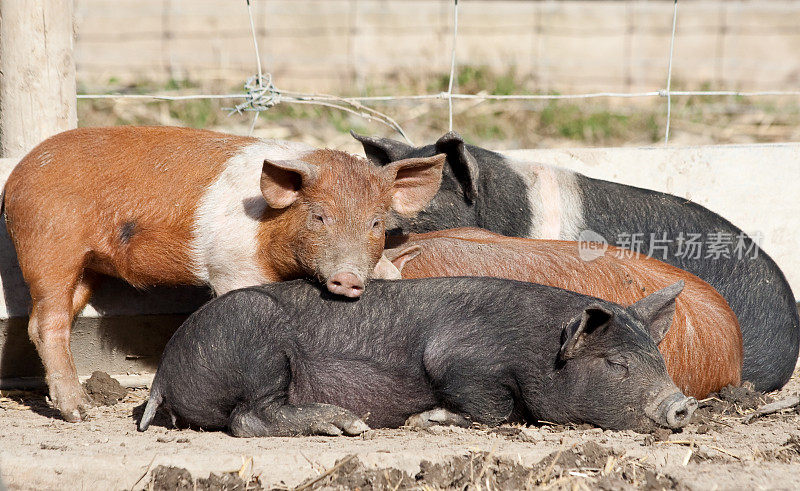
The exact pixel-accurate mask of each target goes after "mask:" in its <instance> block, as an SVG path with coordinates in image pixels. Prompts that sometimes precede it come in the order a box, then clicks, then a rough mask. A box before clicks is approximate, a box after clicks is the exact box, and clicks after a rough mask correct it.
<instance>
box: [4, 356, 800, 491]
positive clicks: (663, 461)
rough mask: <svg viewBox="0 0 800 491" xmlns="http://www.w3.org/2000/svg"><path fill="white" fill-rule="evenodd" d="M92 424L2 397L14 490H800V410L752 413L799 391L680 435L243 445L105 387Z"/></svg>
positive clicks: (7, 478) (376, 435)
mask: <svg viewBox="0 0 800 491" xmlns="http://www.w3.org/2000/svg"><path fill="white" fill-rule="evenodd" d="M94 382H96V383H94V384H93V385H92V387H90V388H91V389H92V391H93V392H94V393H95V395H96V397H98V399H105V401H104V402H106V403H109V402H113V400H115V399H116V398H118V397H121V396H122V400H121V401H120V402H119V403H118V404H114V405H111V406H99V407H97V408H94V409H93V410H92V413H91V420H90V421H88V422H86V423H82V424H70V423H66V422H64V421H61V420H59V419H55V417H54V416H55V412H54V410H53V409H52V408H50V407H49V406H48V405H47V401H46V399H45V397H44V395H43V394H41V393H36V392H23V391H6V392H3V393H2V397H0V428H2V434H0V474H1V475H2V477H3V481H4V482H5V485H6V486H7V487H8V488H9V489H37V490H40V489H175V488H180V489H260V488H262V487H263V488H265V489H269V488H280V489H286V488H293V487H295V486H300V487H301V489H312V488H318V487H323V488H331V487H332V488H360V489H364V490H366V489H398V488H400V489H404V488H418V489H420V488H424V489H432V488H461V489H465V487H469V488H470V489H477V488H486V489H519V488H523V487H536V486H543V487H544V488H553V489H587V488H592V489H597V488H600V489H620V488H642V489H663V488H667V489H668V488H680V489H714V488H718V489H732V488H738V489H745V488H746V489H757V488H773V489H774V488H786V489H788V488H797V487H798V486H800V414H799V413H798V407H797V406H794V407H793V408H791V409H787V410H784V411H782V412H779V413H775V414H771V415H765V416H762V417H758V418H754V419H753V420H752V421H751V422H750V423H749V424H746V423H745V421H744V420H745V418H746V417H747V415H748V414H752V412H753V409H754V408H756V407H762V406H763V405H764V404H765V403H768V402H770V401H780V400H785V399H787V398H793V397H796V396H797V395H798V393H800V369H798V370H796V371H795V373H794V376H793V377H792V379H791V381H790V382H789V384H788V385H787V386H786V387H785V388H784V389H783V390H781V391H779V392H776V393H772V394H769V395H767V396H761V395H760V394H756V393H752V392H750V391H748V390H746V389H741V388H740V389H733V390H724V391H722V392H721V393H720V394H719V395H718V397H715V398H709V399H706V400H705V401H703V402H701V407H700V409H699V410H698V412H697V413H696V416H695V418H694V420H693V422H692V423H691V424H690V425H689V426H688V427H687V428H685V429H684V430H683V431H681V432H679V433H672V434H670V432H669V431H666V430H664V431H661V432H657V433H654V434H650V435H643V434H637V433H633V432H630V431H621V432H619V431H603V430H601V429H599V428H591V427H588V426H585V425H584V426H580V427H564V426H554V425H549V424H543V425H542V426H539V427H514V426H503V427H500V428H495V429H490V428H472V429H461V428H444V427H437V428H433V429H431V430H425V431H420V430H411V429H403V428H401V429H396V430H371V431H369V432H367V433H365V434H364V435H362V436H359V437H302V438H251V439H239V438H234V437H231V436H229V435H227V434H225V433H215V432H199V431H192V430H174V429H168V428H166V427H165V426H163V424H164V421H163V420H160V422H159V419H157V420H156V422H155V424H154V425H153V426H151V427H150V429H149V430H148V431H146V432H144V433H138V432H137V431H136V428H135V421H136V420H138V417H139V415H140V414H141V411H142V409H143V406H142V404H143V402H144V401H145V400H146V398H147V393H148V392H147V390H146V389H144V388H142V389H131V390H129V391H128V392H127V394H125V395H124V396H123V394H124V392H125V391H122V392H119V390H118V389H119V387H115V386H114V381H109V380H108V379H97V380H95V381H94Z"/></svg>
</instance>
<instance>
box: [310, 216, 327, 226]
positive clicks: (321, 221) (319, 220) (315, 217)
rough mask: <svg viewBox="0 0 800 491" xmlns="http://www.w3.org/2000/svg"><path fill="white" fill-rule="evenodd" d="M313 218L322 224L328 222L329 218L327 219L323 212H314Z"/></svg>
mask: <svg viewBox="0 0 800 491" xmlns="http://www.w3.org/2000/svg"><path fill="white" fill-rule="evenodd" d="M311 218H312V219H313V220H314V221H315V222H317V223H319V224H320V225H324V224H326V223H328V220H326V219H325V215H323V214H322V213H312V214H311Z"/></svg>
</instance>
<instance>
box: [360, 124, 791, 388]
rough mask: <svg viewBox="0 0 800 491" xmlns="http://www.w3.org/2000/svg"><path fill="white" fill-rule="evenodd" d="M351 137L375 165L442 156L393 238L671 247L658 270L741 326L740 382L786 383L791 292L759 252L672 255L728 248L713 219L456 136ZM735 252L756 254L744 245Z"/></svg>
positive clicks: (691, 207)
mask: <svg viewBox="0 0 800 491" xmlns="http://www.w3.org/2000/svg"><path fill="white" fill-rule="evenodd" d="M353 136H354V137H355V138H356V139H357V140H359V141H360V142H361V143H362V145H363V146H364V151H365V152H366V154H367V157H369V158H370V160H372V161H374V162H376V163H379V164H387V163H389V162H393V161H397V160H401V159H405V158H410V157H423V156H431V155H435V154H437V153H446V154H447V165H445V169H444V175H443V179H442V185H441V188H440V190H439V193H438V194H437V195H436V196H435V197H434V199H433V200H432V201H431V202H430V203H429V205H428V206H427V208H426V209H425V210H423V211H422V213H420V214H419V215H418V216H417V217H415V218H411V219H404V218H401V217H396V220H395V222H394V232H395V233H401V232H402V233H407V232H430V231H434V230H442V229H448V228H455V227H468V226H471V227H482V228H485V229H488V230H491V231H493V232H496V233H500V234H503V235H508V236H515V237H530V238H535V239H561V240H579V239H580V237H579V236H580V234H581V232H582V231H583V230H592V231H594V232H597V233H598V234H600V235H601V236H603V237H604V238H605V239H606V240H607V241H609V242H611V243H613V242H614V239H615V238H616V237H619V236H620V235H621V234H635V233H636V234H638V233H641V234H642V237H643V245H642V248H641V252H644V253H647V251H649V250H650V240H651V238H652V237H655V238H656V239H658V238H661V237H667V238H668V239H673V241H672V242H670V243H668V244H666V245H667V247H668V250H667V254H666V256H667V257H666V258H664V259H663V260H664V261H665V262H667V263H669V264H672V265H674V266H677V267H679V268H681V269H684V270H686V271H689V272H690V273H693V274H695V275H697V276H699V277H700V278H702V279H703V280H705V281H706V282H707V283H709V284H710V285H711V286H713V287H714V288H715V289H716V290H717V291H719V293H720V294H722V296H723V297H725V299H726V300H727V301H728V304H729V305H730V306H731V308H732V309H733V311H734V313H736V315H737V317H738V318H739V324H740V325H741V329H742V337H743V341H744V363H743V367H742V380H743V381H750V382H752V383H753V384H754V385H755V387H756V389H758V390H761V391H770V390H775V389H778V388H780V387H782V386H783V385H784V384H786V382H787V381H788V380H789V378H790V377H791V375H792V372H793V370H794V366H795V362H796V360H797V355H798V348H799V347H800V320H799V319H798V313H797V308H796V306H795V300H794V295H793V294H792V291H791V288H790V286H789V284H788V282H787V281H786V278H785V277H784V275H783V273H782V272H781V270H780V269H779V268H778V266H777V265H776V264H775V262H774V261H773V260H772V259H771V258H770V257H769V256H768V255H767V254H766V253H765V252H764V251H758V254H757V256H756V257H755V258H751V257H745V258H738V257H736V255H735V254H731V257H729V258H726V257H720V258H713V259H707V258H703V257H700V258H698V259H694V258H692V257H689V256H690V255H684V254H679V253H678V252H679V251H678V243H677V241H676V240H675V239H677V238H678V237H679V236H680V234H681V233H683V234H687V233H702V234H704V236H706V237H708V236H709V235H708V234H712V233H719V232H721V233H726V234H730V236H731V237H734V238H736V237H738V236H739V235H740V234H742V231H741V229H739V228H738V227H736V226H735V225H733V224H732V223H730V222H729V221H728V220H726V219H724V218H723V217H721V216H719V215H717V214H716V213H714V212H712V211H710V210H708V209H706V208H704V207H702V206H700V205H698V204H696V203H693V202H691V201H688V200H686V199H684V198H679V197H677V196H673V195H670V194H666V193H660V192H656V191H651V190H647V189H642V188H637V187H633V186H626V185H624V184H618V183H614V182H609V181H603V180H599V179H592V178H590V177H587V176H584V175H582V174H578V173H575V172H571V171H568V170H565V169H557V168H553V167H550V166H547V165H543V164H539V163H536V162H529V161H519V160H514V159H510V158H508V157H505V156H503V155H501V154H499V153H496V152H492V151H489V150H486V149H483V148H480V147H476V146H473V145H466V144H465V143H464V141H463V140H462V139H461V137H460V136H459V135H457V134H456V133H454V132H450V133H448V134H446V135H444V136H443V137H442V138H440V139H439V140H438V141H437V142H436V143H435V144H434V145H426V146H423V147H417V148H415V147H412V146H409V145H407V144H405V143H401V142H398V141H395V140H391V139H388V138H377V137H367V136H360V135H356V134H355V133H354V134H353ZM651 234H652V235H651ZM743 245H744V246H745V248H749V247H753V246H754V244H753V242H752V240H751V239H750V238H749V237H745V239H744V244H743ZM658 258H659V259H661V256H659V257H658Z"/></svg>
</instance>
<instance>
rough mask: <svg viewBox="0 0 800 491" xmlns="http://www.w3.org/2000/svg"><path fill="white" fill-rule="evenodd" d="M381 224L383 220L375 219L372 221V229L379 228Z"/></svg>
mask: <svg viewBox="0 0 800 491" xmlns="http://www.w3.org/2000/svg"><path fill="white" fill-rule="evenodd" d="M382 223H383V220H381V219H380V218H375V219H374V220H372V228H379V227H380V226H381V224H382Z"/></svg>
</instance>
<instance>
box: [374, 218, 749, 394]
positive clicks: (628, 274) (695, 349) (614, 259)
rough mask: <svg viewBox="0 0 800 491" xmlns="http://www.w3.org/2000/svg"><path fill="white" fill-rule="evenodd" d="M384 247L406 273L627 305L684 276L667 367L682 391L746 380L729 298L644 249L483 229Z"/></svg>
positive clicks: (392, 241) (665, 345) (667, 342)
mask: <svg viewBox="0 0 800 491" xmlns="http://www.w3.org/2000/svg"><path fill="white" fill-rule="evenodd" d="M384 254H385V257H386V258H387V259H388V260H389V261H391V262H392V264H393V265H394V267H396V268H397V269H398V270H399V271H400V274H402V277H403V278H428V277H434V276H494V277H498V278H508V279H513V280H520V281H529V282H532V283H540V284H543V285H549V286H555V287H559V288H564V289H566V290H572V291H575V292H578V293H582V294H584V295H591V296H594V297H597V298H601V299H604V300H608V301H611V302H616V303H619V304H621V305H631V304H633V303H634V302H636V301H637V300H641V299H642V298H644V297H645V296H647V295H648V294H650V293H653V292H654V291H657V290H659V289H661V288H664V287H666V286H668V285H671V284H673V283H675V282H676V281H678V280H683V281H684V282H685V283H686V287H685V288H684V289H683V293H681V294H680V295H679V296H678V299H677V302H676V307H675V317H674V319H673V324H672V327H671V328H670V329H669V331H668V332H667V335H666V337H665V338H664V339H663V341H661V343H660V344H659V346H658V348H659V350H660V351H661V353H662V354H663V355H664V361H665V362H666V364H667V371H668V372H669V374H670V376H671V377H672V379H673V380H674V381H675V384H676V385H677V386H678V387H679V388H680V389H681V391H683V392H684V393H685V394H686V395H690V396H694V397H696V398H698V399H699V398H703V397H706V396H707V395H708V394H709V393H710V392H714V391H717V390H719V389H721V388H722V387H724V386H726V385H729V384H734V385H738V384H739V383H740V381H741V371H742V356H743V355H742V334H741V330H740V329H739V323H738V321H737V319H736V316H735V315H734V313H733V311H732V310H731V309H730V307H729V306H728V303H727V302H726V301H725V299H724V298H722V296H721V295H720V294H719V293H717V291H716V290H714V288H712V287H711V286H710V285H709V284H708V283H706V282H705V281H703V280H701V279H700V278H698V277H697V276H695V275H693V274H691V273H687V272H686V271H683V270H681V269H678V268H676V267H674V266H670V265H669V264H666V263H663V262H661V261H658V260H657V259H653V258H651V257H647V256H645V255H643V254H637V253H635V252H632V251H629V250H625V249H620V248H617V247H614V246H609V247H608V248H607V249H605V251H604V252H603V249H602V248H601V249H594V250H592V251H590V252H589V255H588V257H587V255H586V254H583V256H584V258H585V259H588V260H584V259H582V258H581V254H579V249H578V243H577V242H570V241H560V240H535V239H521V238H512V237H505V236H502V235H498V234H495V233H492V232H488V231H485V230H483V229H477V228H458V229H451V230H443V231H439V232H429V233H425V234H412V235H408V236H398V237H391V238H389V240H388V241H387V244H386V250H385V252H384ZM395 273H396V272H395ZM498 301H502V299H498Z"/></svg>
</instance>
